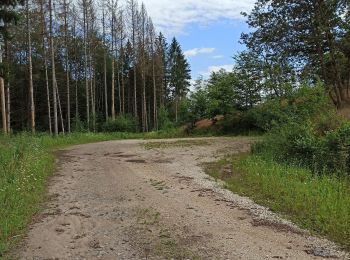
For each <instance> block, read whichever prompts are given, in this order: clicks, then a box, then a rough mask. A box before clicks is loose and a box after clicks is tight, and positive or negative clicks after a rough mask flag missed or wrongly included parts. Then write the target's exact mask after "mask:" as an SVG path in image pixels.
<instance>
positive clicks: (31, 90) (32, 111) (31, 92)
mask: <svg viewBox="0 0 350 260" xmlns="http://www.w3.org/2000/svg"><path fill="white" fill-rule="evenodd" d="M26 7H27V33H28V70H29V99H30V127H31V130H32V133H33V134H35V105H34V87H33V64H32V38H31V25H30V18H29V0H27V2H26Z"/></svg>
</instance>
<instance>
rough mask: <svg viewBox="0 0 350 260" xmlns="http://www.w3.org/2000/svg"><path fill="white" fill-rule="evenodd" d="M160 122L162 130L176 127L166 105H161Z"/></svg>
mask: <svg viewBox="0 0 350 260" xmlns="http://www.w3.org/2000/svg"><path fill="white" fill-rule="evenodd" d="M158 124H159V129H160V130H169V129H173V128H174V124H173V123H172V122H171V121H170V119H169V113H168V111H167V110H166V108H165V107H161V108H160V109H159V113H158Z"/></svg>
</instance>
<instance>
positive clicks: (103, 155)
mask: <svg viewBox="0 0 350 260" xmlns="http://www.w3.org/2000/svg"><path fill="white" fill-rule="evenodd" d="M174 141H175V140H171V141H170V140H169V142H174ZM152 142H162V143H164V142H168V141H166V140H161V141H152ZM189 142H192V141H189ZM198 142H199V143H195V144H196V145H188V144H185V143H184V144H183V145H182V147H173V146H172V145H166V147H159V148H155V149H145V146H144V144H145V143H148V141H113V142H105V143H99V144H89V145H82V146H76V147H74V148H72V149H69V150H66V151H62V152H59V153H58V154H57V165H58V172H57V174H56V175H55V176H54V177H53V178H52V180H51V182H50V186H49V195H50V198H51V199H50V201H49V202H48V203H47V205H46V209H45V211H44V212H43V214H42V215H41V216H39V217H38V220H37V222H36V223H34V224H33V225H32V226H31V228H30V230H29V232H28V235H27V237H26V238H25V240H24V242H23V245H21V247H20V248H19V249H18V251H17V252H16V253H15V258H21V259H97V258H99V259H322V257H328V258H332V257H335V256H338V257H340V258H341V259H347V256H345V255H344V254H343V253H341V252H337V251H335V250H333V249H332V248H333V247H332V244H331V243H329V242H327V241H324V240H319V239H316V238H312V237H309V236H307V235H305V234H304V233H303V232H302V231H300V230H298V229H297V228H295V227H293V225H291V224H290V223H288V222H286V221H284V220H281V219H279V218H278V217H277V216H275V215H274V214H273V213H271V212H269V211H268V210H267V209H265V208H263V207H260V206H257V205H255V204H254V203H253V202H251V201H250V200H249V199H247V198H242V197H239V196H237V195H234V194H231V193H230V192H228V191H225V190H223V189H222V188H221V187H220V184H217V183H215V182H214V181H212V180H210V179H209V178H208V176H206V175H205V174H204V173H203V170H202V168H201V166H200V164H201V163H202V162H208V161H213V160H217V158H220V157H222V156H223V155H224V154H228V153H237V152H244V151H247V150H249V145H250V143H251V142H252V141H251V140H250V139H249V138H241V139H232V138H210V139H204V141H198ZM156 146H157V145H156Z"/></svg>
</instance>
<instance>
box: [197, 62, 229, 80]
mask: <svg viewBox="0 0 350 260" xmlns="http://www.w3.org/2000/svg"><path fill="white" fill-rule="evenodd" d="M233 68H234V65H233V64H226V65H219V66H210V67H208V70H207V71H204V72H202V73H200V74H201V75H203V77H204V78H208V77H209V76H210V74H211V73H213V72H218V71H220V70H222V69H223V70H226V71H233Z"/></svg>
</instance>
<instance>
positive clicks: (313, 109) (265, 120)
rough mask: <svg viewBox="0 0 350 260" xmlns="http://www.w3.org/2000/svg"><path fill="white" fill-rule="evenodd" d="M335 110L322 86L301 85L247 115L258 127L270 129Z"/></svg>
mask: <svg viewBox="0 0 350 260" xmlns="http://www.w3.org/2000/svg"><path fill="white" fill-rule="evenodd" d="M334 111H335V109H334V106H333V105H332V104H331V103H330V100H329V97H328V96H327V95H326V93H325V91H324V88H323V87H322V86H316V87H309V86H301V87H300V88H298V89H297V90H292V91H290V92H288V94H287V95H286V96H283V97H281V98H274V99H271V100H268V101H266V102H264V103H263V104H260V105H258V106H257V107H255V108H253V109H251V110H250V111H248V112H247V115H246V117H247V119H249V121H250V122H251V123H253V124H254V125H255V126H256V127H257V128H260V129H262V130H264V131H270V130H272V129H273V128H275V127H278V126H281V125H284V124H286V123H288V122H300V123H304V122H305V121H307V120H317V119H318V117H319V115H329V114H330V113H332V115H333V114H334ZM323 122H326V121H323Z"/></svg>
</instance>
